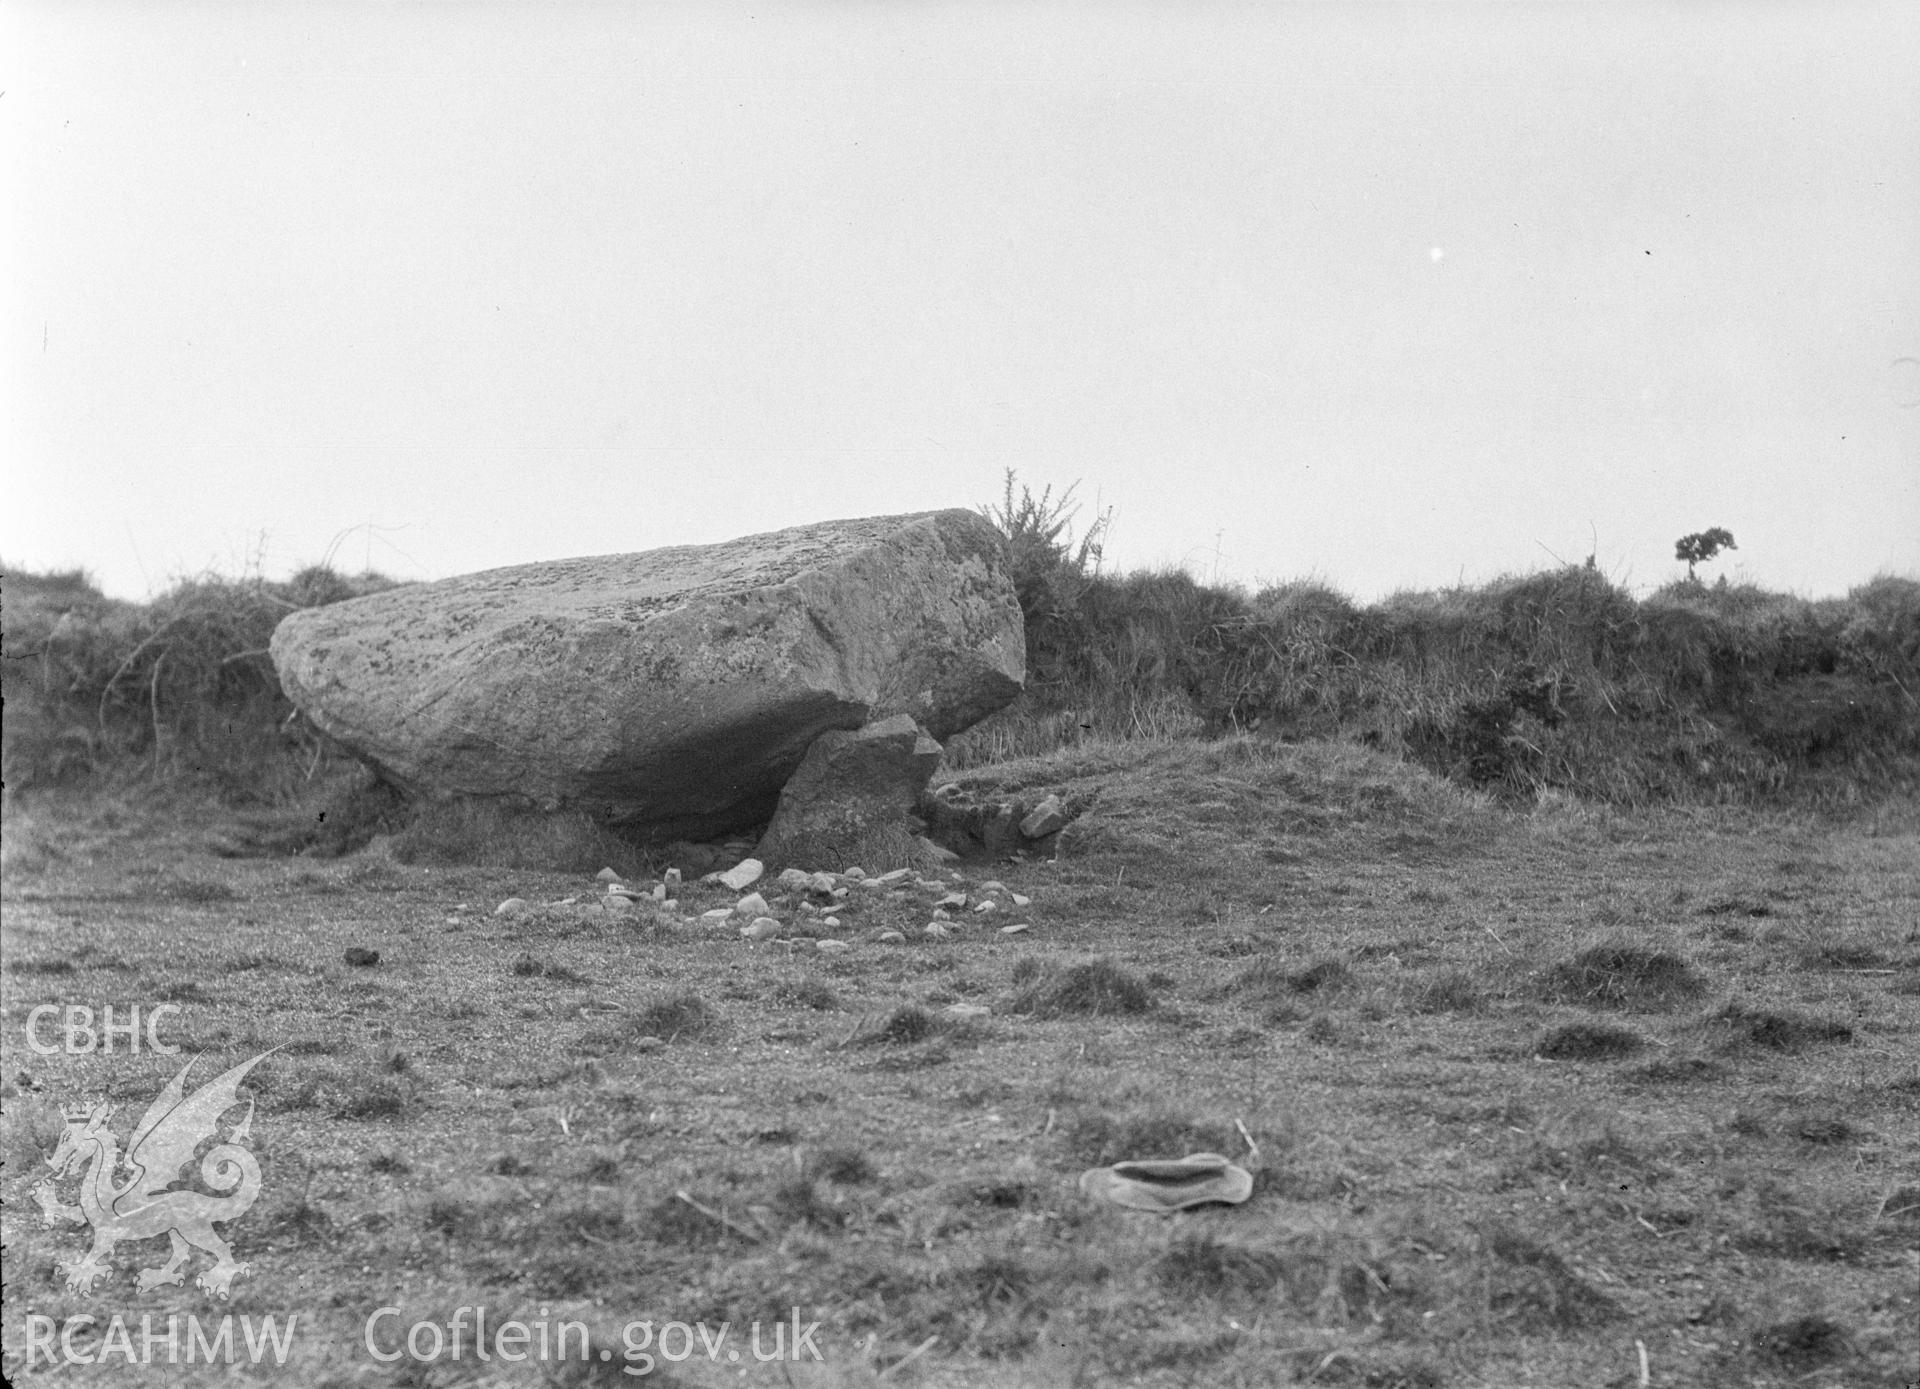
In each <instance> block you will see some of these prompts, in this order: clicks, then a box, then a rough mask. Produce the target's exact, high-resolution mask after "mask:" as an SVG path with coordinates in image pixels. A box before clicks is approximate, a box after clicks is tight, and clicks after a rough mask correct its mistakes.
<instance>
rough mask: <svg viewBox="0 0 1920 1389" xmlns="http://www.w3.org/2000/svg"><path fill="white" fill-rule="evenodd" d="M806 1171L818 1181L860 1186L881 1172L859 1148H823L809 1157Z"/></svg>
mask: <svg viewBox="0 0 1920 1389" xmlns="http://www.w3.org/2000/svg"><path fill="white" fill-rule="evenodd" d="M806 1173H807V1175H808V1176H810V1177H812V1178H814V1179H815V1180H817V1181H823V1182H836V1183H838V1184H840V1185H842V1186H859V1185H861V1184H863V1183H866V1182H871V1181H873V1180H875V1179H876V1178H877V1177H878V1176H879V1175H880V1174H879V1173H878V1172H876V1171H875V1170H874V1166H873V1163H872V1161H871V1160H870V1159H869V1158H868V1157H867V1155H866V1154H865V1153H863V1152H861V1151H860V1150H859V1149H858V1148H844V1147H841V1148H823V1149H821V1150H820V1151H819V1152H817V1153H814V1154H811V1155H810V1156H809V1157H808V1158H807V1163H806Z"/></svg>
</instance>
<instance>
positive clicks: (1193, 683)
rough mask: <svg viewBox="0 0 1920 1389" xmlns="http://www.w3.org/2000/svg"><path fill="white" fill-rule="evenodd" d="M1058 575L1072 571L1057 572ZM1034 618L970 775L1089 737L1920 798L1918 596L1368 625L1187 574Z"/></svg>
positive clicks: (979, 730)
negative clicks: (1010, 696) (1270, 741)
mask: <svg viewBox="0 0 1920 1389" xmlns="http://www.w3.org/2000/svg"><path fill="white" fill-rule="evenodd" d="M1062 562H1064V561H1062ZM1063 591H1065V592H1070V594H1071V600H1070V601H1068V602H1064V603H1061V602H1055V603H1052V604H1050V605H1048V606H1044V607H1039V608H1032V609H1030V610H1029V613H1028V665H1029V680H1028V688H1027V692H1026V694H1025V695H1024V696H1023V697H1022V698H1021V699H1020V700H1019V701H1018V702H1017V703H1015V704H1014V705H1013V706H1011V707H1010V708H1008V709H1006V710H1005V711H1003V712H1002V713H1000V714H998V715H996V716H995V717H994V718H992V719H990V720H988V721H987V722H985V723H983V724H981V725H979V726H978V727H976V728H974V729H972V730H969V731H968V732H967V733H965V734H963V735H962V736H961V737H960V738H958V739H956V740H955V741H954V744H953V745H952V746H951V747H950V749H949V753H950V755H951V756H952V757H953V759H954V760H955V761H956V762H957V763H958V764H960V765H978V764H981V763H985V762H991V761H995V760H998V759H1001V758H1005V757H1008V756H1017V755H1023V754H1032V753H1039V752H1046V751H1049V750H1051V749H1053V748H1056V747H1059V746H1062V745H1065V744H1069V743H1072V742H1074V741H1076V740H1079V739H1083V738H1086V737H1089V736H1093V737H1120V738H1147V739H1152V740H1161V741H1164V740H1168V739H1175V738H1183V737H1190V736H1219V735H1221V734H1223V733H1227V732H1234V731H1257V732H1259V733H1261V734H1263V735H1266V736H1271V737H1278V738H1281V739H1283V740H1288V741H1297V740H1302V739H1310V738H1336V739H1343V740H1352V741H1358V742H1363V743H1366V744H1368V745H1370V746H1373V747H1377V748H1380V749H1383V750H1385V751H1388V752H1392V753H1394V754H1396V755H1399V756H1403V757H1406V758H1408V759H1410V760H1412V761H1415V762H1417V763H1420V764H1421V765H1423V766H1425V767H1427V768H1429V769H1431V770H1434V771H1437V772H1440V773H1441V774H1443V775H1445V776H1447V777H1448V778H1449V779H1451V780H1453V781H1455V782H1458V783H1460V784H1463V785H1472V786H1477V787H1480V788H1483V789H1486V790H1488V791H1490V792H1493V793H1495V794H1502V795H1511V796H1530V795H1536V794H1538V793H1539V792H1541V791H1543V790H1546V789H1549V788H1557V789H1560V790H1564V791H1568V792H1572V793H1574V794H1577V795H1580V796H1583V797H1588V798H1593V799H1598V800H1603V801H1606V802H1609V803H1613V804H1622V805H1633V804H1648V803H1654V802H1691V803H1698V802H1719V801H1748V802H1752V801H1764V800H1770V799H1788V800H1793V801H1799V802H1814V803H1823V802H1824V803H1835V802H1839V803H1844V802H1847V801H1850V800H1854V799H1858V798H1861V797H1871V796H1875V795H1882V794H1890V793H1892V794H1911V793H1912V792H1913V791H1914V790H1915V789H1916V787H1920V699H1917V698H1916V695H1920V583H1916V582H1914V581H1913V580H1911V579H1904V578H1894V577H1882V578H1878V579H1875V580H1873V581H1872V582H1871V583H1868V584H1864V585H1862V586H1860V587H1858V588H1856V589H1854V590H1853V591H1852V592H1851V593H1849V594H1848V595H1847V596H1846V597H1844V598H1836V599H1823V600H1809V599H1804V598H1797V597H1793V596H1790V595H1786V594H1778V593H1769V592H1766V591H1764V590H1761V589H1758V588H1755V587H1752V586H1743V585H1727V584H1716V585H1712V586H1708V585H1705V584H1701V583H1695V582H1689V581H1682V582H1679V583H1675V584H1671V585H1669V586H1668V587H1666V588H1664V589H1661V590H1660V591H1659V592H1657V593H1655V594H1653V595H1651V596H1650V597H1647V598H1643V599H1642V598H1635V597H1634V596H1633V595H1631V594H1629V593H1627V592H1626V591H1625V590H1624V589H1622V588H1620V587H1619V586H1617V585H1615V584H1613V583H1612V582H1610V581H1609V580H1608V579H1607V578H1606V577H1605V576H1604V575H1602V574H1600V573H1598V572H1596V571H1595V570H1592V569H1588V568H1583V567H1577V566H1574V567H1567V568H1563V569H1556V570H1551V571H1547V572H1543V573H1537V574H1531V575H1525V576H1521V577H1516V578H1507V579H1501V580H1496V581H1494V582H1492V583H1488V584H1484V585H1481V586H1478V587H1461V588H1454V589H1448V590H1443V591H1434V592H1420V593H1400V594H1395V595H1393V596H1392V597H1390V598H1387V599H1385V600H1384V601H1382V602H1379V603H1375V604H1371V605H1366V606H1362V605H1359V604H1356V603H1354V602H1352V601H1351V600H1349V599H1348V598H1346V597H1345V596H1344V595H1342V594H1340V593H1338V592H1336V591H1335V590H1333V589H1331V588H1329V587H1327V586H1325V585H1323V584H1318V583H1294V584H1285V585H1280V586H1277V587H1272V588H1268V589H1264V590H1262V591H1260V592H1259V593H1256V594H1248V593H1246V592H1244V591H1242V590H1239V589H1236V588H1232V587H1219V586H1209V585H1205V584H1201V583H1199V582H1197V581H1196V580H1194V579H1193V578H1191V577H1190V576H1188V575H1186V574H1184V573H1180V572H1160V573H1136V574H1130V575H1126V576H1122V577H1113V576H1106V575H1080V576H1078V577H1077V579H1076V581H1075V582H1074V584H1073V585H1072V586H1071V588H1070V589H1065V588H1064V587H1063V588H1056V589H1054V590H1051V592H1052V593H1053V594H1056V595H1057V594H1059V593H1061V592H1063Z"/></svg>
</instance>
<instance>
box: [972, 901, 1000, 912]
mask: <svg viewBox="0 0 1920 1389" xmlns="http://www.w3.org/2000/svg"><path fill="white" fill-rule="evenodd" d="M973 909H974V910H975V911H976V912H993V911H999V910H1000V904H999V903H998V902H976V903H974V904H973Z"/></svg>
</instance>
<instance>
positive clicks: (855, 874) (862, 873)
mask: <svg viewBox="0 0 1920 1389" xmlns="http://www.w3.org/2000/svg"><path fill="white" fill-rule="evenodd" d="M840 876H841V877H843V878H851V879H853V881H855V882H856V883H857V882H859V881H860V880H861V879H862V878H864V877H866V876H867V870H866V869H864V868H846V869H842V870H841V873H840Z"/></svg>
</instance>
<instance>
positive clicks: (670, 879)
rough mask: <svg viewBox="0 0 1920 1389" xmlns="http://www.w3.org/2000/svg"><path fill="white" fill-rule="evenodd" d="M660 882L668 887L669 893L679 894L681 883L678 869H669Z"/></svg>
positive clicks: (662, 875) (661, 876)
mask: <svg viewBox="0 0 1920 1389" xmlns="http://www.w3.org/2000/svg"><path fill="white" fill-rule="evenodd" d="M660 881H661V882H662V883H664V884H665V885H666V888H667V891H668V892H678V891H679V890H680V883H681V877H680V870H679V869H678V868H669V869H668V870H667V871H666V872H664V873H662V874H661V875H660Z"/></svg>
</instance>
